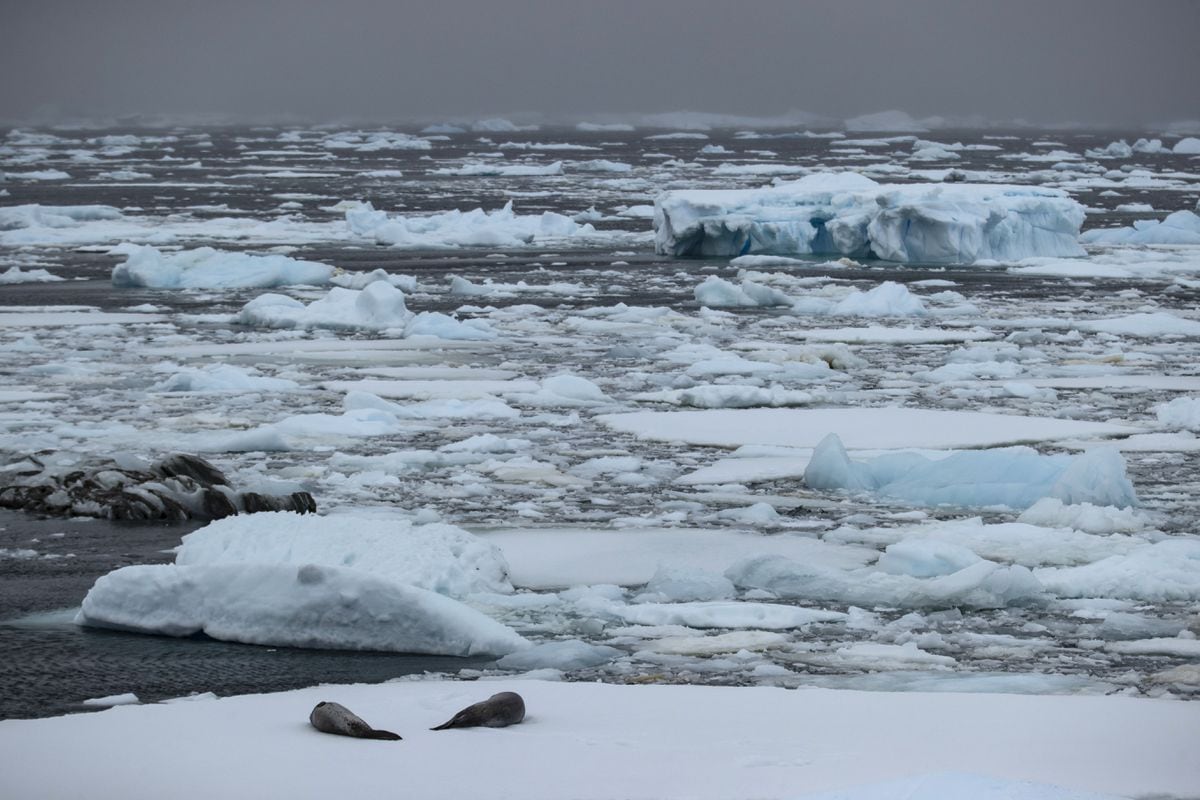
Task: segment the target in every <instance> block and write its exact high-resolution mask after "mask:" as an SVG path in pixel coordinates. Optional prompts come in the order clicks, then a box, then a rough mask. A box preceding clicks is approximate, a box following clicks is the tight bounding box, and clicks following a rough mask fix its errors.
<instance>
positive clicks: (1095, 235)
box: [1079, 211, 1200, 244]
mask: <svg viewBox="0 0 1200 800" xmlns="http://www.w3.org/2000/svg"><path fill="white" fill-rule="evenodd" d="M1079 240H1080V241H1081V242H1084V243H1085V244H1200V216H1197V215H1196V214H1195V213H1193V212H1191V211H1176V212H1175V213H1173V214H1168V215H1167V216H1166V217H1164V218H1163V219H1162V221H1159V220H1154V219H1139V220H1137V221H1136V222H1134V223H1133V225H1131V226H1128V227H1124V228H1097V229H1094V230H1090V231H1087V232H1085V233H1084V234H1083V235H1082V236H1080V237H1079Z"/></svg>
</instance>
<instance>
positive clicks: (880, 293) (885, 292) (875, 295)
mask: <svg viewBox="0 0 1200 800" xmlns="http://www.w3.org/2000/svg"><path fill="white" fill-rule="evenodd" d="M829 313H831V314H834V315H836V316H843V317H903V316H924V315H925V314H927V313H928V312H927V311H926V309H925V304H924V303H923V302H922V301H921V298H919V297H917V296H916V295H915V294H913V293H912V292H910V291H909V290H908V288H907V287H906V286H904V285H903V284H900V283H896V282H895V281H884V282H883V283H881V284H879V285H878V286H876V287H875V288H874V289H871V290H869V291H866V292H860V291H858V290H857V289H856V290H855V291H854V292H853V293H851V294H849V295H847V296H846V297H845V298H843V299H842V300H841V301H839V302H838V303H837V304H836V305H834V306H833V308H832V309H830V312H829Z"/></svg>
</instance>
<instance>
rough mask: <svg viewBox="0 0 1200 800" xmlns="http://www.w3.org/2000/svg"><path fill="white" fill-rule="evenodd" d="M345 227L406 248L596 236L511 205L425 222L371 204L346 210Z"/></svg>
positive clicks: (574, 224)
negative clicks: (390, 214)
mask: <svg viewBox="0 0 1200 800" xmlns="http://www.w3.org/2000/svg"><path fill="white" fill-rule="evenodd" d="M346 225H347V226H348V227H349V229H350V232H351V233H352V234H354V235H356V236H361V237H363V238H367V239H371V240H373V241H375V242H376V243H378V244H386V245H390V246H392V247H407V248H423V247H432V248H446V247H525V246H528V245H532V244H534V243H537V242H542V241H546V240H554V239H571V238H574V237H583V236H594V235H595V234H596V229H595V228H593V227H592V226H591V225H588V224H584V225H580V224H579V223H577V222H575V221H574V220H572V219H571V218H570V217H567V216H563V215H562V214H556V213H554V212H552V211H546V212H544V213H542V214H517V213H516V212H515V211H514V210H513V204H512V201H509V202H508V203H506V204H505V206H504V207H503V208H499V209H496V210H495V211H484V210H483V209H482V208H477V209H475V210H474V211H465V212H464V211H459V210H457V209H454V210H451V211H445V212H442V213H439V214H430V215H428V216H423V217H416V216H394V217H389V216H388V215H387V214H386V213H385V212H383V211H376V210H375V208H374V207H373V206H372V205H371V204H370V203H362V204H361V205H357V206H356V207H354V208H351V209H348V210H347V211H346Z"/></svg>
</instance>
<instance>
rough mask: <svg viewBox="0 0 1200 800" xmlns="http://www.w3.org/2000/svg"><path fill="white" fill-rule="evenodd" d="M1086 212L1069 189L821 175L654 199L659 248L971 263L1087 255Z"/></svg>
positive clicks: (700, 252)
mask: <svg viewBox="0 0 1200 800" xmlns="http://www.w3.org/2000/svg"><path fill="white" fill-rule="evenodd" d="M1083 216H1084V209H1083V206H1081V205H1080V204H1079V203H1077V202H1075V201H1074V200H1072V199H1071V198H1070V197H1069V196H1068V195H1067V193H1066V192H1064V191H1062V190H1059V189H1052V188H1046V187H1041V186H1017V185H1010V184H968V183H956V184H880V183H876V182H875V181H873V180H871V179H870V178H867V177H864V176H862V175H858V174H855V173H818V174H814V175H806V176H805V177H803V178H801V179H799V180H796V181H789V182H785V183H780V184H779V185H777V186H772V187H764V188H761V189H745V190H709V189H688V190H673V191H667V192H663V193H662V194H660V195H659V196H658V197H657V198H656V199H655V201H654V230H655V249H656V251H657V252H659V253H662V254H666V255H674V256H741V255H748V254H769V255H844V256H850V257H853V258H880V259H884V260H887V261H900V262H931V263H970V262H973V261H977V260H980V259H994V260H1002V261H1012V260H1017V259H1021V258H1029V257H1033V256H1058V257H1071V256H1082V255H1084V254H1085V253H1084V251H1083V248H1081V247H1080V246H1079V243H1078V238H1079V226H1080V225H1082V224H1083Z"/></svg>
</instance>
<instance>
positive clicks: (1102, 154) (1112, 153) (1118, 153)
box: [1084, 139, 1145, 158]
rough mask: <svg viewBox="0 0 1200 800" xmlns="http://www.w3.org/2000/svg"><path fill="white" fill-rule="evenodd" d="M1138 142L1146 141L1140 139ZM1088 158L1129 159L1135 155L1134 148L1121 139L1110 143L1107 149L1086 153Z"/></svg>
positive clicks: (1097, 149)
mask: <svg viewBox="0 0 1200 800" xmlns="http://www.w3.org/2000/svg"><path fill="white" fill-rule="evenodd" d="M1138 141H1145V140H1144V139H1139V140H1138ZM1084 155H1086V156H1087V157H1088V158H1129V157H1130V156H1132V155H1133V148H1132V147H1130V146H1129V143H1128V142H1126V141H1125V140H1124V139H1119V140H1117V141H1115V142H1109V143H1108V146H1107V147H1103V148H1094V149H1092V150H1088V151H1086V152H1085V153H1084Z"/></svg>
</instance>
